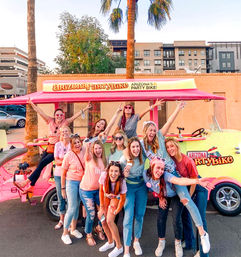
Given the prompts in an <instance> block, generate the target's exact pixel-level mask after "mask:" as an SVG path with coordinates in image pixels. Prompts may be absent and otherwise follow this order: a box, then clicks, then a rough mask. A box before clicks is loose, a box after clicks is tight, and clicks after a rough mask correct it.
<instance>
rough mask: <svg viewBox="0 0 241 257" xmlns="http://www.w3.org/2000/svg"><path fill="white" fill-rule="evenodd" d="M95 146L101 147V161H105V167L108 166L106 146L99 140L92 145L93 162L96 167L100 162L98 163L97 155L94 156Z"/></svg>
mask: <svg viewBox="0 0 241 257" xmlns="http://www.w3.org/2000/svg"><path fill="white" fill-rule="evenodd" d="M95 145H99V146H100V147H101V149H102V154H101V159H102V161H103V164H104V166H106V165H107V161H106V157H105V149H104V145H103V144H102V142H101V141H100V140H99V139H98V140H96V141H95V142H94V143H93V144H92V148H91V152H92V156H93V160H94V162H95V164H96V165H98V162H97V157H96V155H95V154H94V147H95Z"/></svg>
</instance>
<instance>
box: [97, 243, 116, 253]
mask: <svg viewBox="0 0 241 257" xmlns="http://www.w3.org/2000/svg"><path fill="white" fill-rule="evenodd" d="M114 246H115V243H114V242H112V243H111V244H109V242H106V243H105V244H104V245H102V246H101V247H100V248H99V252H105V251H107V250H109V249H111V248H113V247H114Z"/></svg>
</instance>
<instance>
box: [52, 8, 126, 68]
mask: <svg viewBox="0 0 241 257" xmlns="http://www.w3.org/2000/svg"><path fill="white" fill-rule="evenodd" d="M58 28H59V33H58V35H57V37H58V39H59V44H60V49H59V50H60V54H59V55H58V56H57V57H56V58H55V61H56V63H57V64H58V66H59V69H58V71H59V72H61V73H112V72H114V67H115V66H116V65H117V63H121V60H116V59H115V58H113V57H112V52H111V50H110V47H109V45H108V38H107V35H106V34H105V33H104V31H103V29H102V28H101V26H100V24H99V22H98V20H97V19H95V18H93V17H88V16H83V17H82V18H80V19H78V18H76V17H75V16H73V15H71V14H69V13H68V12H64V13H62V14H61V16H60V25H59V27H58Z"/></svg>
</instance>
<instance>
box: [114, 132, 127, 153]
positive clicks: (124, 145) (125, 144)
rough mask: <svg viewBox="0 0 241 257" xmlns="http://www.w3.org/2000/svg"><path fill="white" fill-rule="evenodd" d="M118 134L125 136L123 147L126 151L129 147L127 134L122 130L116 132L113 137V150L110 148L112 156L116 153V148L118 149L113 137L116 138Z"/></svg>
mask: <svg viewBox="0 0 241 257" xmlns="http://www.w3.org/2000/svg"><path fill="white" fill-rule="evenodd" d="M117 134H121V135H122V136H123V147H124V149H125V148H126V147H127V145H128V138H127V136H126V134H125V132H124V131H123V130H122V129H119V130H116V131H115V132H114V134H113V135H112V145H111V148H110V152H111V154H113V153H114V152H115V150H116V147H117V145H116V142H115V140H114V138H113V137H115V136H116V135H117ZM124 149H123V150H124Z"/></svg>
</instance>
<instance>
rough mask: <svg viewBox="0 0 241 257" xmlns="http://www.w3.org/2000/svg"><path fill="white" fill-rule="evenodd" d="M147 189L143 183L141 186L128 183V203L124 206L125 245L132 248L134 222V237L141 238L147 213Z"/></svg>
mask: <svg viewBox="0 0 241 257" xmlns="http://www.w3.org/2000/svg"><path fill="white" fill-rule="evenodd" d="M146 203H147V187H146V185H145V184H144V183H143V182H141V183H139V184H129V183H127V193H126V201H125V205H124V210H125V214H124V220H123V237H124V245H125V246H130V245H131V239H132V230H133V221H134V236H135V237H136V238H140V237H141V233H142V225H143V220H144V215H145V211H146Z"/></svg>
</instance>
